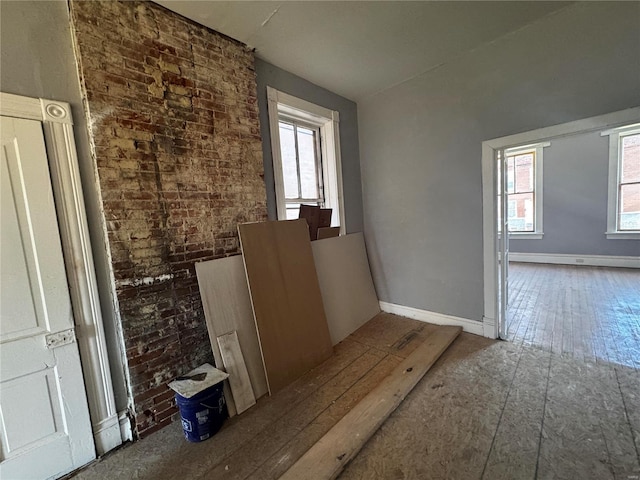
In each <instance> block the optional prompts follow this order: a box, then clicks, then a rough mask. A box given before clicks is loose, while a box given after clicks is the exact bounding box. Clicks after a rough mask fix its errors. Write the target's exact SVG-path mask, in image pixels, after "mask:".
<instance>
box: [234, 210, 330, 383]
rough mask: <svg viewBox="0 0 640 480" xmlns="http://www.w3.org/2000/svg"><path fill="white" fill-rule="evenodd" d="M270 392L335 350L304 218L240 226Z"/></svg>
mask: <svg viewBox="0 0 640 480" xmlns="http://www.w3.org/2000/svg"><path fill="white" fill-rule="evenodd" d="M238 231H239V233H240V243H241V245H242V253H243V257H244V262H245V269H246V273H247V280H248V283H249V292H250V294H251V301H252V304H253V311H254V318H255V321H256V326H257V329H258V337H259V340H260V346H261V348H262V358H263V360H264V365H265V371H266V374H267V383H268V386H269V392H270V393H274V392H276V391H278V390H280V389H281V388H283V387H284V386H286V385H288V384H289V383H291V382H292V381H293V380H295V379H296V378H298V377H299V376H301V375H302V374H303V373H305V372H307V371H308V370H310V369H312V368H313V367H316V366H318V365H319V364H320V363H322V362H323V361H324V360H326V359H327V358H329V357H330V356H331V354H332V352H333V349H332V347H331V337H330V335H329V328H328V327H327V319H326V317H325V313H324V306H323V304H322V297H321V295H320V287H319V285H318V277H317V275H316V269H315V265H314V262H313V254H312V252H311V242H310V241H309V229H308V227H307V222H306V221H305V220H291V221H280V222H263V223H248V224H243V225H238Z"/></svg>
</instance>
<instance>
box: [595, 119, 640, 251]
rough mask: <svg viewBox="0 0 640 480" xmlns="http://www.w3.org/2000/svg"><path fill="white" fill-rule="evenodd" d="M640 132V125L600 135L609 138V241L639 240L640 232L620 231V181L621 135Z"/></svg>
mask: <svg viewBox="0 0 640 480" xmlns="http://www.w3.org/2000/svg"><path fill="white" fill-rule="evenodd" d="M630 132H640V123H634V124H632V125H625V126H623V127H618V128H612V129H610V130H605V131H604V132H602V133H601V134H600V136H602V137H606V136H608V137H609V192H608V198H607V231H606V232H605V235H606V236H607V239H609V240H637V239H640V232H629V231H620V230H618V200H619V198H618V181H619V180H620V135H622V134H625V133H630Z"/></svg>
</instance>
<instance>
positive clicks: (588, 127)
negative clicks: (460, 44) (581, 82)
mask: <svg viewBox="0 0 640 480" xmlns="http://www.w3.org/2000/svg"><path fill="white" fill-rule="evenodd" d="M638 121H640V107H633V108H629V109H626V110H621V111H618V112H613V113H607V114H605V115H598V116H595V117H589V118H584V119H581V120H576V121H573V122H568V123H562V124H559V125H553V126H550V127H545V128H540V129H537V130H532V131H529V132H524V133H517V134H515V135H509V136H506V137H500V138H494V139H492V140H487V141H485V142H482V229H483V247H482V248H483V259H484V312H483V317H482V323H483V330H484V336H486V337H489V338H499V330H500V328H499V327H500V325H499V319H500V312H501V311H505V310H506V305H502V299H501V298H500V291H501V289H503V288H506V285H505V286H503V285H502V280H501V278H500V275H499V272H498V268H499V263H498V252H499V251H500V250H499V245H498V216H497V211H498V205H497V202H498V196H497V181H498V174H497V165H498V163H497V162H496V160H495V159H496V154H497V152H498V151H499V150H502V149H508V148H510V147H515V146H517V145H524V144H528V143H537V142H540V141H546V140H552V139H554V138H561V137H565V136H568V135H574V134H576V133H586V132H589V131H595V130H605V129H607V128H613V127H617V126H620V125H624V124H627V123H637V122H638Z"/></svg>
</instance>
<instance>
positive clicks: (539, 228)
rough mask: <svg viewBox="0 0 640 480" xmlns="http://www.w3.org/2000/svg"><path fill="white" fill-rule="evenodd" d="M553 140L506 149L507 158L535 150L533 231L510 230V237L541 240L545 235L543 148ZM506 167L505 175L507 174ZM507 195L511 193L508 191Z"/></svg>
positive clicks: (514, 181) (514, 180)
mask: <svg viewBox="0 0 640 480" xmlns="http://www.w3.org/2000/svg"><path fill="white" fill-rule="evenodd" d="M550 145H551V142H540V143H532V144H528V145H519V146H516V147H510V148H506V149H505V150H504V155H505V158H508V157H511V156H515V155H520V154H523V153H527V152H534V159H533V200H534V201H533V219H534V220H533V226H534V230H533V232H511V231H510V232H509V238H512V239H514V240H525V239H527V240H541V239H542V238H543V237H544V231H543V225H544V221H543V217H544V215H543V202H542V195H543V183H544V182H543V180H544V173H543V172H544V162H543V150H544V148H545V147H549V146H550ZM506 173H507V172H506V169H505V175H506ZM513 183H514V189H515V187H516V172H515V165H514V179H513ZM507 195H509V194H508V193H507Z"/></svg>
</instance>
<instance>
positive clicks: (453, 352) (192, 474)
mask: <svg viewBox="0 0 640 480" xmlns="http://www.w3.org/2000/svg"><path fill="white" fill-rule="evenodd" d="M433 328H434V327H433V326H431V325H428V324H424V323H420V322H417V321H414V320H408V319H405V318H402V317H397V316H394V315H387V314H384V315H381V316H379V317H377V318H376V319H375V320H373V321H371V322H369V323H367V324H366V325H365V326H363V327H362V328H361V329H360V330H359V331H358V332H356V333H355V334H354V335H352V336H350V337H349V338H348V339H347V340H345V341H343V342H341V343H340V344H339V345H338V346H337V347H336V353H335V355H334V356H333V357H332V358H331V359H329V360H328V361H327V362H325V363H324V364H323V365H321V366H320V367H319V368H317V369H315V370H313V371H312V372H310V373H309V374H308V375H305V377H303V378H302V379H300V380H299V381H296V382H295V383H294V384H293V385H291V386H290V387H287V388H285V389H284V390H282V391H281V392H278V393H277V394H276V395H274V396H272V397H268V398H264V397H263V398H262V399H260V400H259V401H258V404H257V405H256V406H254V407H252V408H251V409H250V410H248V411H247V412H245V413H244V414H242V415H241V416H239V417H234V418H233V419H232V420H228V421H227V422H225V425H224V426H223V428H222V430H221V431H220V432H218V434H216V435H215V436H214V437H213V438H211V439H209V440H207V441H205V442H202V443H196V444H191V443H188V442H186V441H185V440H184V439H183V437H182V432H181V427H180V425H179V423H174V424H172V425H170V426H169V427H167V428H165V429H163V430H161V431H159V432H156V433H154V434H152V435H150V436H149V437H147V438H145V439H144V440H141V441H139V442H136V443H134V444H132V445H129V446H127V447H125V448H122V449H120V450H118V451H117V452H114V453H113V454H111V455H109V456H107V457H106V458H104V459H102V460H100V461H99V462H96V463H94V464H93V465H91V466H90V467H88V468H86V469H85V470H83V471H82V472H80V473H79V474H77V475H76V478H77V479H105V480H106V479H109V480H111V479H133V478H135V479H140V480H144V479H154V480H155V479H173V478H185V479H203V480H204V479H212V480H213V479H215V480H217V479H247V478H251V479H275V478H278V476H279V475H280V474H281V473H282V472H284V471H285V470H286V469H287V468H288V467H289V466H290V465H291V464H293V462H295V460H296V459H297V458H298V457H299V456H301V455H302V453H303V452H304V451H306V450H307V449H308V448H309V447H310V446H311V445H312V444H313V443H314V442H315V441H316V440H317V439H318V438H320V437H321V436H322V435H323V434H324V433H325V432H326V431H328V429H329V428H330V427H331V425H333V424H335V422H337V421H338V420H339V418H341V417H342V416H343V415H344V414H345V413H346V412H347V411H348V410H349V409H351V408H352V407H353V406H354V405H355V404H357V402H358V401H359V400H360V399H361V398H362V397H363V396H364V395H366V393H367V392H368V391H370V390H371V389H372V388H373V386H374V385H375V384H377V383H378V382H379V381H380V380H381V379H382V378H383V377H384V376H385V375H386V373H387V372H389V371H390V370H391V369H392V368H393V367H394V366H396V365H397V364H398V363H399V362H400V361H401V358H402V357H406V356H407V355H408V354H409V353H411V352H412V351H413V350H414V349H415V347H416V346H417V344H418V343H420V342H421V341H422V340H423V339H424V338H425V336H426V335H428V333H429V332H430V331H432V329H433ZM639 451H640V371H639V370H637V369H632V368H628V367H625V366H622V365H613V364H610V363H600V364H599V363H595V362H585V361H584V360H579V359H577V358H574V357H573V356H563V355H557V354H555V353H552V352H551V351H550V350H548V349H547V350H545V349H540V348H537V347H534V346H529V345H526V344H525V342H501V341H493V340H488V339H486V338H482V337H479V336H476V335H471V334H468V333H463V334H462V335H461V336H460V337H458V339H457V340H456V341H455V342H454V343H453V344H452V345H451V346H450V347H449V349H448V350H447V351H445V353H444V354H443V355H442V357H441V358H440V360H439V361H438V362H437V363H436V364H435V365H434V366H433V368H432V369H431V370H430V371H429V372H428V373H427V374H426V376H425V377H424V378H423V379H422V381H420V382H419V383H418V385H417V386H416V387H415V388H414V390H413V391H412V392H411V393H410V394H409V395H408V397H407V398H406V399H405V400H404V402H402V403H401V404H400V406H399V407H398V409H397V410H396V411H395V412H394V413H393V414H392V415H391V416H390V417H389V418H388V419H387V421H386V422H385V423H384V424H383V426H382V427H381V428H380V429H379V430H378V432H377V433H376V434H375V435H374V436H373V437H372V438H371V440H370V441H369V442H368V443H367V444H366V445H365V447H364V448H363V450H362V451H361V452H360V453H359V454H358V455H357V456H356V458H355V459H354V460H353V461H352V462H351V463H350V464H349V465H348V466H347V468H346V470H345V471H344V472H343V473H342V475H341V476H340V478H341V479H343V480H344V479H350V480H354V479H362V480H365V479H366V480H370V479H394V480H395V479H416V480H423V479H456V480H457V479H461V480H465V479H487V480H496V479H518V480H520V479H553V478H558V479H585V480H587V479H594V480H596V479H597V480H602V479H605V480H607V479H611V480H614V479H624V480H628V479H634V478H638V477H640V454H639V453H638V452H639Z"/></svg>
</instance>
